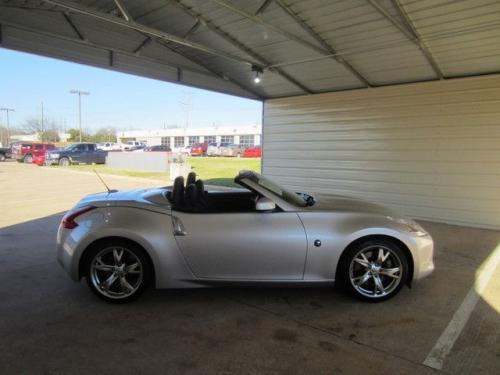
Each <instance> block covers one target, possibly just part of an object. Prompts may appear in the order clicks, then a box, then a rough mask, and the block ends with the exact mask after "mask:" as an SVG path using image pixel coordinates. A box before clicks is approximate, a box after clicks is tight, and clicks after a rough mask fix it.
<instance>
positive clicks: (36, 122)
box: [22, 117, 42, 133]
mask: <svg viewBox="0 0 500 375" xmlns="http://www.w3.org/2000/svg"><path fill="white" fill-rule="evenodd" d="M22 128H23V129H24V130H25V131H27V132H28V133H38V132H40V131H42V122H41V121H40V119H38V118H35V117H32V118H29V119H27V120H26V121H25V122H24V123H23V125H22Z"/></svg>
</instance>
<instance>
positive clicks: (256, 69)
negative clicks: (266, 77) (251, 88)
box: [252, 65, 264, 84]
mask: <svg viewBox="0 0 500 375" xmlns="http://www.w3.org/2000/svg"><path fill="white" fill-rule="evenodd" d="M252 71H253V72H254V73H255V76H254V78H253V82H254V83H255V84H258V83H260V81H261V80H262V78H261V77H262V74H264V71H263V70H262V68H261V67H260V66H256V65H252Z"/></svg>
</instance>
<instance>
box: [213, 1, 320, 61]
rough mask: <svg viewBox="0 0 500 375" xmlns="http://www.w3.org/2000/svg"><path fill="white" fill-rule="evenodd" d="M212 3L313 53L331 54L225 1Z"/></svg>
mask: <svg viewBox="0 0 500 375" xmlns="http://www.w3.org/2000/svg"><path fill="white" fill-rule="evenodd" d="M212 1H213V2H214V3H216V4H218V5H220V6H221V7H223V8H226V9H228V10H230V11H231V12H233V13H236V14H239V15H240V16H241V17H243V18H246V19H248V20H250V21H252V22H255V23H258V24H261V25H263V26H265V27H266V28H267V29H269V30H273V31H275V32H277V33H278V34H281V35H283V36H284V37H286V38H287V39H290V40H293V41H294V42H297V43H299V44H301V45H303V46H304V47H307V48H309V49H312V50H313V51H316V52H317V53H320V54H323V55H324V54H328V53H329V52H328V51H326V50H325V49H324V48H322V47H318V46H317V45H316V44H313V43H311V42H308V41H307V40H304V39H302V38H300V37H298V36H297V35H295V34H292V33H290V32H288V31H286V30H283V29H281V28H279V27H278V26H275V25H273V24H272V23H269V22H266V21H264V20H263V19H262V18H261V17H260V16H254V15H253V14H250V13H247V12H245V11H244V10H241V9H239V8H237V7H235V6H233V5H232V4H229V3H226V2H225V1H224V0H212Z"/></svg>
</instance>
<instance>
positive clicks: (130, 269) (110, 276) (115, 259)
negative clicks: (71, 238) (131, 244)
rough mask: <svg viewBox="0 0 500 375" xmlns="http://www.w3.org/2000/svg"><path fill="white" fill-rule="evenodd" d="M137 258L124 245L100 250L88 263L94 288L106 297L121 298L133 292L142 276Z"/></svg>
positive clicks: (140, 264) (140, 281)
mask: <svg viewBox="0 0 500 375" xmlns="http://www.w3.org/2000/svg"><path fill="white" fill-rule="evenodd" d="M143 269H144V267H143V266H142V263H141V261H140V260H139V258H138V257H137V256H136V255H135V254H134V253H133V252H132V251H130V250H129V249H126V248H124V247H108V248H105V249H103V250H102V251H100V252H99V253H98V254H97V255H96V256H95V257H94V258H93V259H92V262H91V264H90V277H91V281H92V284H93V286H94V287H95V289H96V290H97V291H98V292H99V293H101V294H102V295H104V296H105V297H107V298H111V299H121V298H126V297H129V296H131V295H132V294H134V293H135V292H136V291H137V289H139V287H140V286H141V283H142V280H143V278H144V275H143V273H144V271H143Z"/></svg>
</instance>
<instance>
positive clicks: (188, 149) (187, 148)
mask: <svg viewBox="0 0 500 375" xmlns="http://www.w3.org/2000/svg"><path fill="white" fill-rule="evenodd" d="M178 152H180V153H181V154H183V155H191V146H184V147H182V148H180V149H179V151H178Z"/></svg>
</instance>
